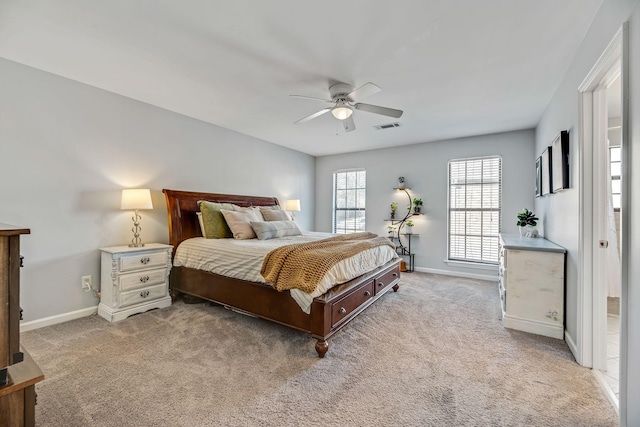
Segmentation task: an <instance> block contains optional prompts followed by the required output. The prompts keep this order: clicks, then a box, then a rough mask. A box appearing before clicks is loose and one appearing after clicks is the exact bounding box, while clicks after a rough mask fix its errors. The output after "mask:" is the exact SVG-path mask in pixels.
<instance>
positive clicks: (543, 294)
mask: <svg viewBox="0 0 640 427" xmlns="http://www.w3.org/2000/svg"><path fill="white" fill-rule="evenodd" d="M565 254H566V250H565V249H564V248H563V247H561V246H558V245H556V244H554V243H552V242H550V241H548V240H546V239H543V238H531V237H522V236H520V235H517V234H501V235H500V268H499V281H498V290H499V295H500V304H501V307H502V324H503V326H504V327H505V328H511V329H518V330H521V331H525V332H530V333H533V334H538V335H545V336H548V337H552V338H560V339H562V338H564V288H565Z"/></svg>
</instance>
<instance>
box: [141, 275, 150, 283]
mask: <svg viewBox="0 0 640 427" xmlns="http://www.w3.org/2000/svg"><path fill="white" fill-rule="evenodd" d="M140 281H141V282H142V283H147V282H148V281H149V276H142V277H140Z"/></svg>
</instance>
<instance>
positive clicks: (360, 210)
mask: <svg viewBox="0 0 640 427" xmlns="http://www.w3.org/2000/svg"><path fill="white" fill-rule="evenodd" d="M366 190H367V172H366V170H364V169H352V170H341V171H335V172H334V173H333V232H334V233H338V234H347V233H355V232H357V231H364V229H365V202H366V192H367V191H366Z"/></svg>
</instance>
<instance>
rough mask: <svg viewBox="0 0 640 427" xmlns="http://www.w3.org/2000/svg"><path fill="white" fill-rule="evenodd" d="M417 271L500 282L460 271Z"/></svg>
mask: <svg viewBox="0 0 640 427" xmlns="http://www.w3.org/2000/svg"><path fill="white" fill-rule="evenodd" d="M415 271H419V272H420V273H431V274H442V275H443V276H455V277H464V278H466V279H478V280H488V281H490V282H497V281H498V276H489V275H486V274H473V273H463V272H459V271H449V270H437V269H435V268H424V267H416V268H415ZM409 274H411V273H409Z"/></svg>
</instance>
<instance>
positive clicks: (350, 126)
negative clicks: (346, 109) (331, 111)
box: [342, 114, 356, 132]
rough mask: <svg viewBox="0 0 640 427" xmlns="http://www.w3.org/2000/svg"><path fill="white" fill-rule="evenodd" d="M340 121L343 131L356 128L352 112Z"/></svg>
mask: <svg viewBox="0 0 640 427" xmlns="http://www.w3.org/2000/svg"><path fill="white" fill-rule="evenodd" d="M342 123H343V124H344V131H345V132H351V131H352V130H356V124H355V122H354V121H353V114H352V115H350V116H349V117H347V118H346V119H344V120H343V121H342Z"/></svg>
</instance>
